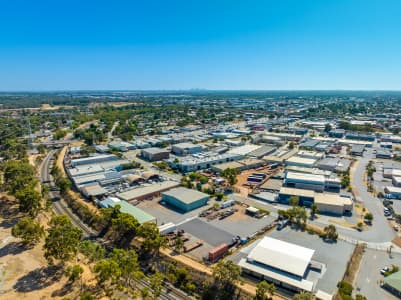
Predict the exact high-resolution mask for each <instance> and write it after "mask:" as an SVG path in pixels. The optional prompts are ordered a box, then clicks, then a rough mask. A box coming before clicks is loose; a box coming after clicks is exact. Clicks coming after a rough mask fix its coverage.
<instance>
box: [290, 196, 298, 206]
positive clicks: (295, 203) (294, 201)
mask: <svg viewBox="0 0 401 300" xmlns="http://www.w3.org/2000/svg"><path fill="white" fill-rule="evenodd" d="M289 204H290V205H291V206H298V205H299V197H298V196H291V197H290V200H289Z"/></svg>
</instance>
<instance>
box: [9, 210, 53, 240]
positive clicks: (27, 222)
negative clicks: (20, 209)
mask: <svg viewBox="0 0 401 300" xmlns="http://www.w3.org/2000/svg"><path fill="white" fill-rule="evenodd" d="M11 234H12V235H13V236H14V237H16V238H20V239H21V240H22V243H23V244H24V245H25V246H31V245H34V244H37V243H38V242H39V241H40V239H41V238H42V237H43V235H44V234H45V231H44V229H43V227H42V226H40V224H39V223H38V222H36V221H35V220H33V219H32V218H30V217H24V218H21V219H20V220H19V221H18V223H17V224H15V225H14V226H13V228H12V230H11Z"/></svg>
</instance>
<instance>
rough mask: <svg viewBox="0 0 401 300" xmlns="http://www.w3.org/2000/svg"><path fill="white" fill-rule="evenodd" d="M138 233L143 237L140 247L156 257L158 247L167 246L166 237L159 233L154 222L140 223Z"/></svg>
mask: <svg viewBox="0 0 401 300" xmlns="http://www.w3.org/2000/svg"><path fill="white" fill-rule="evenodd" d="M138 234H139V236H141V237H142V238H143V239H144V240H143V242H142V249H143V250H144V251H145V252H146V253H149V254H151V255H155V256H156V257H158V255H159V250H160V248H162V247H165V246H167V240H166V238H165V237H163V236H161V235H160V233H159V229H158V228H157V225H156V224H155V223H144V224H142V226H141V227H140V229H139V232H138Z"/></svg>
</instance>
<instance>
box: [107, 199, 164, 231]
mask: <svg viewBox="0 0 401 300" xmlns="http://www.w3.org/2000/svg"><path fill="white" fill-rule="evenodd" d="M116 205H120V212H122V213H126V214H129V215H131V216H133V217H134V218H135V219H137V220H138V222H139V224H143V223H147V222H153V223H156V218H155V217H154V216H152V215H150V214H148V213H147V212H145V211H143V210H142V209H139V208H138V207H135V206H133V205H132V204H130V203H128V202H126V201H124V200H120V199H118V198H115V197H108V198H106V199H105V200H103V201H100V202H99V206H100V207H102V208H111V207H114V206H116Z"/></svg>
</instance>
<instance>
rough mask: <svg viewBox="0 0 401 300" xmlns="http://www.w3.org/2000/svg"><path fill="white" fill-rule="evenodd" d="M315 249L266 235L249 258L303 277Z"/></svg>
mask: <svg viewBox="0 0 401 300" xmlns="http://www.w3.org/2000/svg"><path fill="white" fill-rule="evenodd" d="M314 253H315V250H312V249H309V248H305V247H302V246H298V245H295V244H291V243H287V242H284V241H281V240H278V239H273V238H270V237H264V238H263V239H262V240H261V241H260V242H259V243H258V244H257V246H256V247H255V248H254V249H253V250H252V251H251V252H250V253H249V255H248V260H251V261H252V260H253V261H256V262H258V263H261V264H263V265H266V266H271V267H273V268H275V269H278V270H282V271H285V272H288V273H291V274H294V275H297V276H300V277H303V276H304V274H305V271H306V269H307V268H308V265H309V263H310V261H311V259H312V256H313V254H314Z"/></svg>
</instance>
